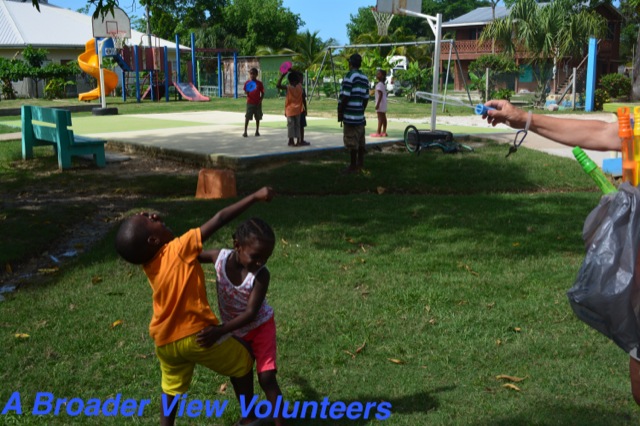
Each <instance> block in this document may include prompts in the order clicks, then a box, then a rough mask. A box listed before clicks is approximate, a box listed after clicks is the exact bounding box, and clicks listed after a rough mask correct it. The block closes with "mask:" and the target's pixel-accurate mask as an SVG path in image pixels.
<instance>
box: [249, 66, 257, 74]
mask: <svg viewBox="0 0 640 426" xmlns="http://www.w3.org/2000/svg"><path fill="white" fill-rule="evenodd" d="M252 72H255V73H256V74H258V68H255V67H254V68H251V69H250V70H249V74H251V73H252Z"/></svg>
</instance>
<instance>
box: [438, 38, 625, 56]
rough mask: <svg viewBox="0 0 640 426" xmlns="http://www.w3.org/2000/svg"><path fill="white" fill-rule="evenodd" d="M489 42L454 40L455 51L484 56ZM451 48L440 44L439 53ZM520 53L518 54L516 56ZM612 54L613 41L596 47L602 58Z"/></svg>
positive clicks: (461, 54) (497, 46)
mask: <svg viewBox="0 0 640 426" xmlns="http://www.w3.org/2000/svg"><path fill="white" fill-rule="evenodd" d="M491 44H492V43H491V41H485V42H482V43H480V42H478V40H456V49H457V50H458V54H459V55H460V56H468V55H485V54H488V53H491ZM450 48H451V44H450V43H442V50H441V53H442V54H443V55H448V54H449V49H450ZM502 51H503V48H502V45H501V44H500V43H496V44H495V53H501V52H502ZM518 53H520V54H518ZM522 53H523V50H522V49H518V50H517V54H516V55H517V56H524V55H522ZM613 53H614V43H613V40H601V41H600V44H599V46H598V54H599V55H603V56H609V55H611V54H613Z"/></svg>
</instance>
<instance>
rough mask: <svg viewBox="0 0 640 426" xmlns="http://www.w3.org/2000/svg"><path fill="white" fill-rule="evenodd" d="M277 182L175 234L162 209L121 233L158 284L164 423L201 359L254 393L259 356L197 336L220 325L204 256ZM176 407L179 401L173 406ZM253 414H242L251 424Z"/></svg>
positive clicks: (119, 241)
mask: <svg viewBox="0 0 640 426" xmlns="http://www.w3.org/2000/svg"><path fill="white" fill-rule="evenodd" d="M272 197H273V191H272V190H271V188H266V187H265V188H262V189H260V190H259V191H257V192H254V193H253V194H251V195H249V196H247V197H245V198H243V199H242V200H240V201H238V202H237V203H235V204H232V205H230V206H228V207H226V208H224V209H222V210H220V211H219V212H218V213H216V215H215V216H213V217H212V218H211V219H209V220H208V221H207V222H205V223H204V224H203V225H202V226H200V227H199V228H194V229H191V230H189V231H187V232H186V233H185V234H183V235H182V236H180V237H177V238H176V237H174V235H173V232H172V231H171V230H170V229H169V228H167V227H166V226H165V224H164V222H162V219H161V218H160V216H158V215H157V214H153V213H140V214H137V215H135V216H131V217H129V218H127V219H126V220H125V221H124V222H123V223H122V225H121V226H120V228H119V229H118V233H117V234H116V251H117V252H118V254H119V255H120V256H121V257H122V258H123V259H124V260H126V261H127V262H130V263H133V264H136V265H142V268H143V270H144V273H145V274H146V275H147V278H148V279H149V284H150V285H151V288H152V290H153V317H152V318H151V324H150V325H149V334H150V335H151V337H152V338H153V340H154V341H155V345H156V355H157V357H158V360H159V362H160V370H161V371H162V392H163V395H162V401H163V403H162V406H163V408H162V409H161V411H160V424H161V425H163V426H164V425H173V424H174V422H175V416H176V411H177V408H178V404H174V399H175V398H176V396H178V397H179V396H180V395H183V394H185V393H186V392H187V391H188V389H189V385H190V384H191V378H192V376H193V370H194V367H195V365H196V364H200V365H203V366H205V367H207V368H209V369H211V370H213V371H215V372H217V373H219V374H222V375H225V376H230V378H231V383H232V384H233V389H234V391H235V393H236V396H237V397H238V398H239V397H240V395H243V396H244V398H245V400H250V399H251V398H252V397H253V371H252V367H253V358H252V357H251V355H250V354H249V351H247V349H246V348H245V347H244V345H243V344H242V343H240V342H239V341H237V340H236V339H234V338H230V339H226V340H224V341H220V342H218V343H216V344H215V345H209V347H207V348H203V347H202V346H201V345H199V344H198V342H197V341H196V340H198V339H200V338H199V337H198V336H201V335H206V334H207V333H209V332H211V330H216V329H218V328H219V327H218V326H217V325H218V324H219V321H218V318H216V316H215V315H214V314H213V312H212V311H211V308H210V307H209V302H208V301H207V293H206V288H205V282H204V272H203V270H202V266H200V263H199V262H198V256H199V255H200V254H201V252H202V242H203V241H205V240H206V239H207V238H209V237H210V236H211V235H213V233H214V232H216V231H217V230H218V229H220V228H221V227H222V226H224V225H225V224H227V223H228V222H230V221H231V220H233V219H235V218H236V217H238V216H239V215H240V214H241V213H242V212H244V211H245V210H247V209H248V208H249V207H250V206H251V205H253V204H254V203H256V202H258V201H270V200H271V198H272ZM170 407H173V409H171V408H170ZM250 420H251V419H242V420H241V421H240V422H239V424H243V425H244V424H247V423H248V421H250Z"/></svg>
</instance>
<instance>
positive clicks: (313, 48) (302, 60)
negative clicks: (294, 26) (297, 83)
mask: <svg viewBox="0 0 640 426" xmlns="http://www.w3.org/2000/svg"><path fill="white" fill-rule="evenodd" d="M319 32H320V31H315V32H313V33H312V32H310V31H309V30H306V31H305V32H303V33H298V34H297V35H296V36H295V37H294V40H293V45H292V46H291V50H292V51H293V52H294V53H295V55H294V57H293V60H294V61H295V62H296V67H298V68H299V69H302V70H310V71H315V70H317V68H319V67H320V64H321V63H322V58H324V55H325V52H326V50H327V48H328V47H329V46H331V45H332V44H335V43H336V41H335V40H334V39H329V40H326V41H323V40H322V39H321V38H320V37H318V33H319Z"/></svg>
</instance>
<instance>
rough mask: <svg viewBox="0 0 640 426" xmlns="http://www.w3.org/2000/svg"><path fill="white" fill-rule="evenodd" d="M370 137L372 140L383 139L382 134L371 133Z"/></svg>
mask: <svg viewBox="0 0 640 426" xmlns="http://www.w3.org/2000/svg"><path fill="white" fill-rule="evenodd" d="M369 137H371V138H381V137H382V135H381V134H380V133H371V134H370V135H369Z"/></svg>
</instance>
